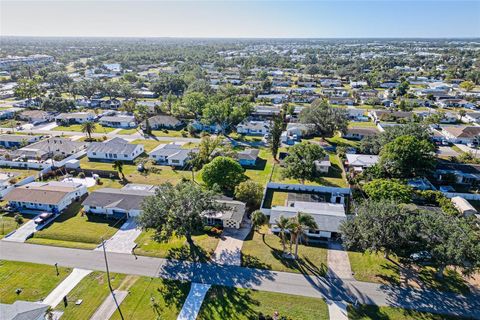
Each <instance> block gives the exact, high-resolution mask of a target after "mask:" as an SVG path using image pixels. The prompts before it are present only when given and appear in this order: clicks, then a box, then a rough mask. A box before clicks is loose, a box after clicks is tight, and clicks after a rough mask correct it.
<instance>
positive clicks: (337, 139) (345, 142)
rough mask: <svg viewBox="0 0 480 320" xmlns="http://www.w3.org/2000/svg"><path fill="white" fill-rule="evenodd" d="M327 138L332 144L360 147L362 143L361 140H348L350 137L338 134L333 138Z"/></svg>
mask: <svg viewBox="0 0 480 320" xmlns="http://www.w3.org/2000/svg"><path fill="white" fill-rule="evenodd" d="M325 140H327V141H328V142H329V143H330V144H332V145H336V146H345V147H353V148H358V146H359V144H360V142H358V141H353V140H348V139H345V138H342V137H340V136H338V135H336V136H334V137H332V138H326V139H325Z"/></svg>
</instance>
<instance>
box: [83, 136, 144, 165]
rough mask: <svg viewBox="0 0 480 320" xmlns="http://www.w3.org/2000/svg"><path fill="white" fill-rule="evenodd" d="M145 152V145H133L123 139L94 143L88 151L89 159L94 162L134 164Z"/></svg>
mask: <svg viewBox="0 0 480 320" xmlns="http://www.w3.org/2000/svg"><path fill="white" fill-rule="evenodd" d="M144 150H145V149H144V146H143V144H133V143H128V141H126V140H124V139H122V138H113V139H112V140H108V141H105V142H92V143H91V144H90V146H89V147H88V149H87V157H88V159H89V160H94V161H117V160H120V161H126V162H132V161H133V160H134V159H135V158H137V157H138V156H139V155H141V154H142V153H143V152H144Z"/></svg>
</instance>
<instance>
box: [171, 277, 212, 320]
mask: <svg viewBox="0 0 480 320" xmlns="http://www.w3.org/2000/svg"><path fill="white" fill-rule="evenodd" d="M208 289H210V285H209V284H203V283H192V286H191V287H190V293H189V294H188V296H187V299H186V300H185V302H184V304H183V307H182V310H180V313H179V314H178V317H177V320H195V319H197V316H198V312H199V311H200V307H201V306H202V303H203V299H204V298H205V295H206V294H207V291H208Z"/></svg>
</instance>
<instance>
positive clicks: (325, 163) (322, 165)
mask: <svg viewBox="0 0 480 320" xmlns="http://www.w3.org/2000/svg"><path fill="white" fill-rule="evenodd" d="M314 164H315V168H316V169H317V171H318V172H321V173H328V170H329V169H330V167H331V166H332V164H331V163H330V156H329V155H328V154H327V155H325V158H323V159H321V160H315V161H314Z"/></svg>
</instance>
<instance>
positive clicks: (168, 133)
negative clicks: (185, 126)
mask: <svg viewBox="0 0 480 320" xmlns="http://www.w3.org/2000/svg"><path fill="white" fill-rule="evenodd" d="M152 135H153V136H155V137H190V134H189V133H188V131H184V130H152Z"/></svg>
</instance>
